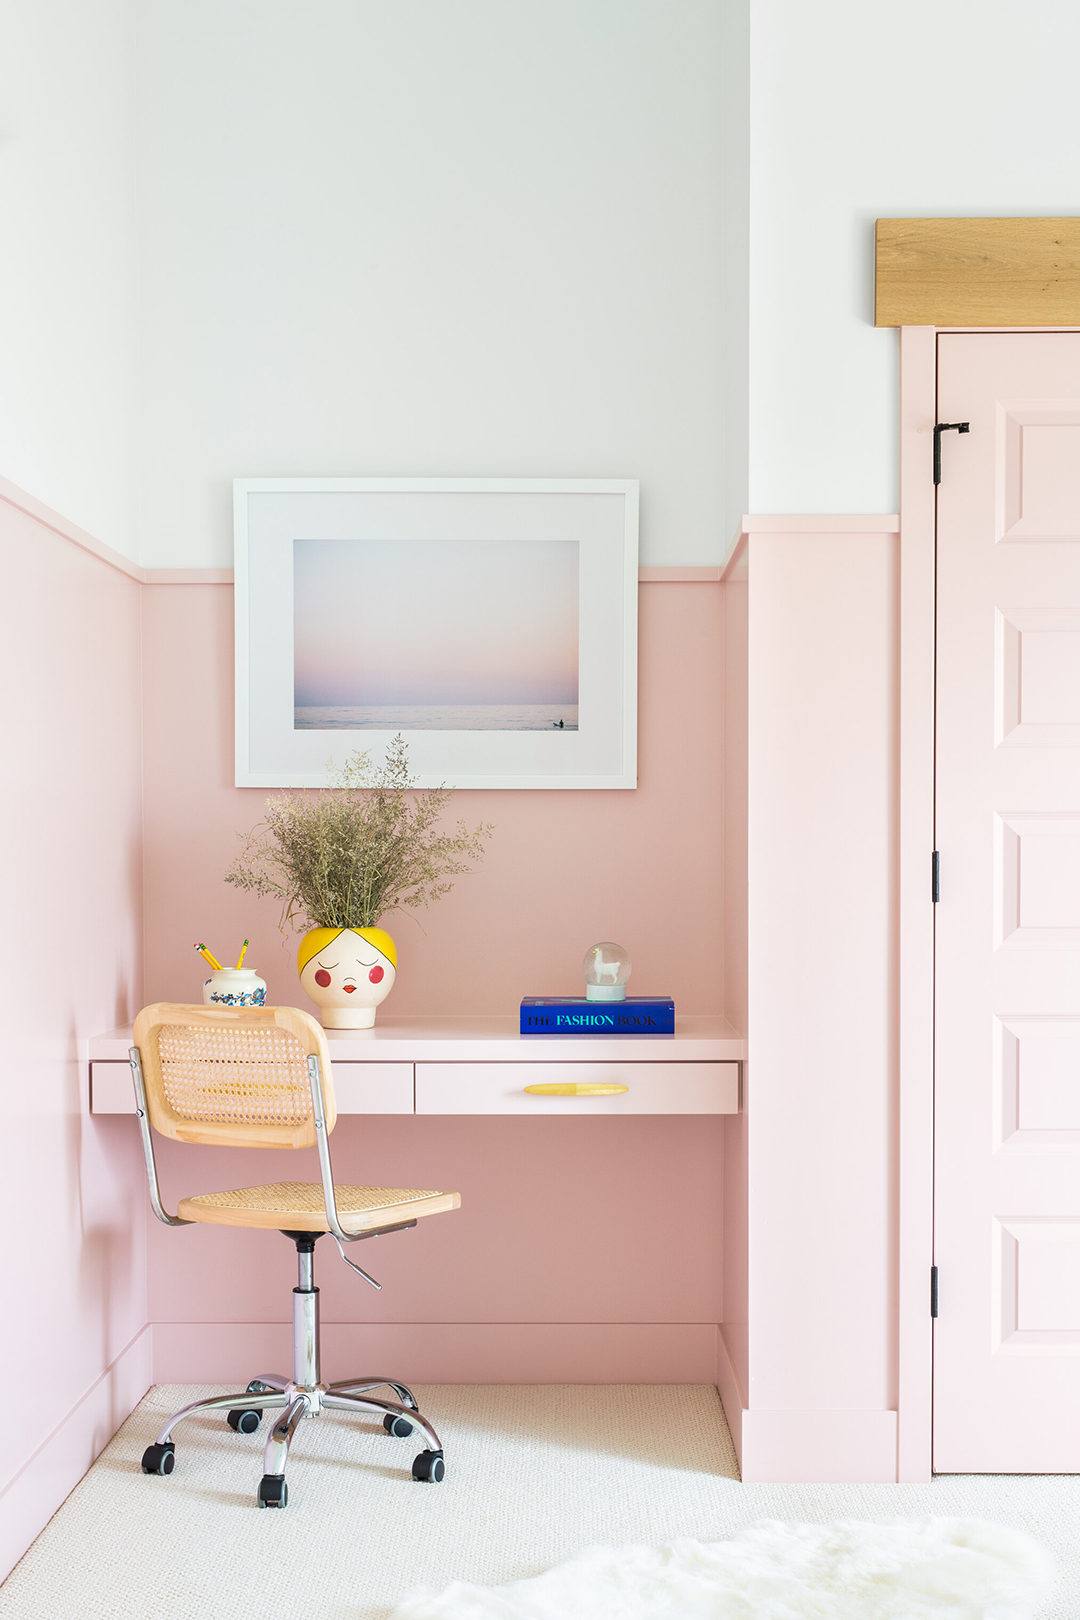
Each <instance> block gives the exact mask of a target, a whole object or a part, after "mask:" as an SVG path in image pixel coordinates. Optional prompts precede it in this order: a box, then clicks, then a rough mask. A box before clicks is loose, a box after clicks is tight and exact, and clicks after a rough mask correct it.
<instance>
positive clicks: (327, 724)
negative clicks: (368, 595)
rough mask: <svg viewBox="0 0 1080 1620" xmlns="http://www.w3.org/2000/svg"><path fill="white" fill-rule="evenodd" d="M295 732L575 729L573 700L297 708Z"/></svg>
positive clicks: (575, 716)
mask: <svg viewBox="0 0 1080 1620" xmlns="http://www.w3.org/2000/svg"><path fill="white" fill-rule="evenodd" d="M294 716H295V717H294V722H293V729H294V730H295V731H576V730H577V728H578V712H577V704H576V703H573V704H567V705H565V706H564V707H562V708H558V707H552V705H551V704H550V703H535V704H519V705H516V706H515V705H514V704H512V703H506V704H498V703H493V704H479V703H462V704H457V705H455V704H449V703H448V704H441V705H440V704H436V705H433V706H431V707H428V708H423V707H418V706H410V705H409V704H402V703H394V704H388V705H379V704H369V705H368V706H367V708H364V707H362V706H361V707H355V708H350V707H342V708H335V707H332V706H330V707H326V708H310V709H303V708H298V709H296V710H295V711H294Z"/></svg>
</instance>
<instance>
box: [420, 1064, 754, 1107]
mask: <svg viewBox="0 0 1080 1620" xmlns="http://www.w3.org/2000/svg"><path fill="white" fill-rule="evenodd" d="M538 1085H541V1086H542V1085H581V1086H590V1085H618V1086H626V1088H627V1089H626V1090H625V1091H622V1092H617V1093H616V1094H615V1095H614V1096H557V1095H556V1096H536V1095H534V1094H532V1093H530V1092H528V1091H526V1089H525V1087H526V1086H538ZM738 1111H739V1065H738V1064H737V1063H418V1064H417V1065H416V1112H417V1113H418V1114H736V1113H738Z"/></svg>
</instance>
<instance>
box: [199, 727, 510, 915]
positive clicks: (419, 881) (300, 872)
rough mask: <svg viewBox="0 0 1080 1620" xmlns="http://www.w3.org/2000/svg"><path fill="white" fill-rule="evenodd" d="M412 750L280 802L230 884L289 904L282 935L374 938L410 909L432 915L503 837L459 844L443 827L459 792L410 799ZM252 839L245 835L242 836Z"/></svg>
mask: <svg viewBox="0 0 1080 1620" xmlns="http://www.w3.org/2000/svg"><path fill="white" fill-rule="evenodd" d="M412 787H413V779H412V778H411V777H410V775H409V759H408V749H407V747H406V744H405V742H404V741H403V740H402V738H401V737H400V736H398V737H395V738H394V740H393V742H392V743H391V744H390V746H389V747H388V749H387V751H386V759H385V762H384V763H383V764H382V765H381V766H379V767H374V766H373V765H372V763H371V753H370V750H367V749H365V750H363V751H359V752H357V753H355V754H353V755H352V756H351V757H350V758H349V759H348V760H347V761H346V762H345V764H344V766H342V768H341V769H340V770H334V769H333V764H332V762H331V768H330V771H329V773H328V776H327V786H326V787H325V788H320V789H319V790H318V791H317V792H315V793H310V792H301V791H291V792H286V793H275V794H274V795H273V796H272V797H271V798H269V799H267V801H266V819H265V820H264V821H262V822H260V823H259V825H258V826H257V827H255V828H254V829H253V831H252V832H251V833H249V834H248V835H247V836H246V838H245V839H244V850H243V853H242V854H241V855H239V856H238V857H237V859H236V860H235V861H234V862H233V864H232V866H231V867H230V868H229V870H228V872H227V873H226V874H225V881H226V883H234V884H235V885H236V887H237V888H238V889H247V890H250V891H252V892H253V893H255V894H260V895H273V896H274V897H275V898H276V899H278V900H280V901H281V926H282V932H284V930H285V927H286V925H291V926H292V927H294V928H299V927H316V928H373V927H374V926H375V925H376V924H377V923H378V922H379V920H380V918H382V917H385V916H386V914H387V913H388V912H391V911H397V910H399V909H400V908H401V907H403V906H429V905H430V904H431V902H432V901H433V900H439V899H441V898H442V896H443V895H444V894H449V892H450V890H451V889H452V888H453V884H452V883H449V882H447V881H446V880H447V879H448V878H452V877H458V876H460V874H461V873H463V872H470V871H471V870H472V867H471V866H470V865H469V864H468V863H469V862H475V861H479V860H481V859H482V858H483V854H484V841H485V839H488V838H490V836H491V833H492V831H493V828H492V827H490V826H488V825H486V824H484V823H481V824H480V825H478V826H476V827H474V828H473V830H472V831H471V832H470V831H469V829H468V828H467V827H466V825H465V823H464V822H463V821H459V822H458V823H457V828H456V831H455V832H453V833H452V834H448V833H440V832H439V831H438V830H437V827H436V823H437V821H438V819H439V816H440V813H441V811H442V810H443V808H444V807H445V805H446V804H447V802H448V801H449V800H450V799H451V798H452V797H453V791H454V790H453V788H447V787H439V788H432V789H431V790H430V791H426V792H416V791H410V790H412ZM240 836H241V837H244V835H243V834H241V835H240Z"/></svg>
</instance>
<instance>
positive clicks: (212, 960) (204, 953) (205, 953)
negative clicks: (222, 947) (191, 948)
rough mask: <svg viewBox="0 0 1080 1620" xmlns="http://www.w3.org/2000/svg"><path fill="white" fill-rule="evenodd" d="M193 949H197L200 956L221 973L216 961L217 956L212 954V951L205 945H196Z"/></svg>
mask: <svg viewBox="0 0 1080 1620" xmlns="http://www.w3.org/2000/svg"><path fill="white" fill-rule="evenodd" d="M195 949H196V950H197V951H198V953H199V955H200V956H202V957H205V959H206V960H207V961H208V962H209V964H210V966H211V967H212V968H213V969H214V970H215V971H216V972H217V973H221V972H222V971H223V969H222V966H221V963H220V962H219V961H218V959H217V957H216V956H215V955H214V954H213V952H212V951H208V950H207V948H206V946H205V945H196V947H195Z"/></svg>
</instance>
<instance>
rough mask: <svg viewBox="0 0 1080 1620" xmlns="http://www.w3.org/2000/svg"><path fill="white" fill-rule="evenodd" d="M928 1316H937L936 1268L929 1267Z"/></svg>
mask: <svg viewBox="0 0 1080 1620" xmlns="http://www.w3.org/2000/svg"><path fill="white" fill-rule="evenodd" d="M930 1315H931V1316H936V1315H937V1266H931V1267H930Z"/></svg>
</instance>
